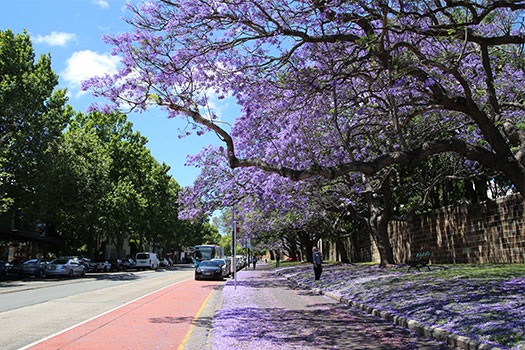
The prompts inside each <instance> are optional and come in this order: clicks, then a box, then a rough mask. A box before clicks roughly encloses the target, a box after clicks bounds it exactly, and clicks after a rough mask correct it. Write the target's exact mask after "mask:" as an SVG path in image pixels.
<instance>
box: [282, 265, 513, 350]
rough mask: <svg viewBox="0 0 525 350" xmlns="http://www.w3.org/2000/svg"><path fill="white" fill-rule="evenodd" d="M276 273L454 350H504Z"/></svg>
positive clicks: (303, 286)
mask: <svg viewBox="0 0 525 350" xmlns="http://www.w3.org/2000/svg"><path fill="white" fill-rule="evenodd" d="M276 273H277V274H278V275H280V276H282V277H284V278H286V279H287V280H288V281H291V282H293V283H295V284H296V285H298V286H300V287H301V288H305V289H309V290H312V291H314V292H315V293H318V294H322V295H325V296H327V297H329V298H330V299H333V300H336V301H338V302H340V303H343V304H345V305H348V306H350V307H353V308H356V309H359V310H362V311H364V312H366V313H368V314H370V315H373V316H378V317H380V318H382V319H385V320H387V321H390V322H392V323H394V324H396V325H398V326H401V327H405V328H408V329H410V330H412V331H414V332H416V333H418V334H420V335H423V336H426V337H432V338H434V339H437V340H440V341H443V342H446V343H447V344H448V345H449V346H452V347H454V348H456V349H464V350H504V349H503V348H500V347H495V346H492V345H489V344H486V343H481V342H480V341H478V340H474V339H472V338H469V337H467V336H463V335H459V334H456V333H453V332H451V331H449V330H446V329H443V328H440V327H436V326H431V325H428V324H425V323H423V322H420V321H417V320H413V319H410V318H408V317H405V316H401V315H397V314H395V313H393V312H390V311H385V310H380V309H377V308H375V307H374V306H370V305H366V304H363V303H360V302H357V301H354V300H350V299H347V298H344V297H342V296H340V295H338V294H335V293H332V292H326V291H323V290H322V289H319V288H312V287H310V286H308V285H306V284H304V283H302V282H299V281H297V280H295V279H294V278H293V277H290V276H286V275H285V274H284V273H282V272H281V271H276Z"/></svg>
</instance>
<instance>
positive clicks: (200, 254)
mask: <svg viewBox="0 0 525 350" xmlns="http://www.w3.org/2000/svg"><path fill="white" fill-rule="evenodd" d="M210 259H224V249H222V247H221V246H218V245H215V244H202V245H196V246H194V247H193V266H194V267H197V266H199V264H200V262H201V261H203V260H210Z"/></svg>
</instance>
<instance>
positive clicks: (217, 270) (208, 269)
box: [195, 260, 223, 280]
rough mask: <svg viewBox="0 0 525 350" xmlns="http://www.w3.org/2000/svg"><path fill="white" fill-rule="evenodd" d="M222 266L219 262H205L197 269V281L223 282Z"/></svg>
mask: <svg viewBox="0 0 525 350" xmlns="http://www.w3.org/2000/svg"><path fill="white" fill-rule="evenodd" d="M222 277H223V275H222V266H221V265H220V264H219V262H218V261H214V260H203V261H201V262H200V264H199V266H197V267H196V268H195V279H196V280H200V279H211V280H222Z"/></svg>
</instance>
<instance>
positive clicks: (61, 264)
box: [46, 258, 86, 277]
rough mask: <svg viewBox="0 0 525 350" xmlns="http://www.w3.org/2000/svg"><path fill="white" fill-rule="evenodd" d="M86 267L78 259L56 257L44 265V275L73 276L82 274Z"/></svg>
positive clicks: (84, 272)
mask: <svg viewBox="0 0 525 350" xmlns="http://www.w3.org/2000/svg"><path fill="white" fill-rule="evenodd" d="M85 274H86V267H85V266H84V265H82V264H80V262H79V261H78V260H74V259H64V258H58V259H55V260H53V261H51V262H50V263H49V264H47V266H46V276H47V277H50V276H61V277H73V276H84V275H85Z"/></svg>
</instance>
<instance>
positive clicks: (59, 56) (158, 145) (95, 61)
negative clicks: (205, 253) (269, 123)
mask: <svg viewBox="0 0 525 350" xmlns="http://www.w3.org/2000/svg"><path fill="white" fill-rule="evenodd" d="M128 1H129V0H128ZM132 1H133V2H135V3H136V2H137V0H132ZM126 2H127V1H126V0H1V1H0V4H1V11H0V30H7V29H10V30H12V31H13V32H14V33H22V31H23V30H26V31H27V32H28V34H29V35H30V37H31V39H32V41H33V48H34V50H35V53H36V55H37V57H38V56H40V55H41V54H47V53H49V54H51V60H52V64H53V70H54V71H55V72H56V73H57V74H58V75H59V77H60V86H59V87H60V88H67V89H68V91H69V98H70V100H69V103H70V104H71V106H73V108H74V109H75V110H76V111H79V112H84V111H85V110H86V108H87V106H89V105H90V104H91V103H92V102H94V101H96V100H95V99H94V97H92V96H91V95H90V94H89V93H85V92H83V93H82V92H81V91H80V89H79V87H80V82H81V81H82V80H84V79H86V78H88V77H89V76H93V75H101V74H105V73H111V72H114V71H115V70H116V69H117V67H118V58H116V57H112V56H110V54H109V52H110V49H111V47H110V46H108V45H106V44H105V43H103V42H102V40H101V37H102V36H103V35H105V34H116V33H121V32H126V31H131V30H132V29H133V28H131V27H130V26H129V25H128V24H127V23H125V22H124V20H123V19H122V18H124V17H129V16H131V14H130V13H129V12H127V11H126V10H125V3H126ZM97 102H99V103H101V104H102V103H104V101H103V100H98V101H97ZM222 103H223V105H216V106H215V109H216V113H217V114H218V115H219V116H221V117H225V119H229V120H232V119H233V116H234V114H235V113H237V108H235V106H234V104H233V103H232V102H231V101H230V102H229V101H228V100H223V102H222ZM128 118H129V120H130V121H131V122H132V123H133V124H134V126H135V129H136V130H137V131H139V132H140V133H141V134H142V135H143V136H146V137H147V138H148V140H149V142H148V145H147V146H148V148H149V149H150V150H151V153H152V154H153V156H154V157H155V158H156V159H157V160H158V161H159V162H161V163H162V162H164V163H166V164H168V165H169V166H170V167H171V171H170V174H171V175H172V176H173V177H174V178H175V179H176V180H177V181H178V183H179V184H180V185H181V186H188V185H191V184H192V183H193V181H194V180H195V178H196V177H197V175H198V174H199V170H198V169H195V168H193V167H187V166H184V164H185V162H186V156H187V155H188V154H196V153H198V151H199V150H200V149H202V148H203V147H204V146H207V145H209V144H216V145H219V144H220V141H219V140H218V139H217V137H216V136H215V135H213V134H209V135H204V136H196V135H193V136H190V137H186V138H183V139H179V137H178V135H179V130H180V129H183V128H184V127H185V126H186V122H185V121H183V120H177V119H168V118H167V117H166V116H165V115H162V114H160V112H156V113H154V112H148V113H144V114H132V115H129V117H128Z"/></svg>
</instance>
